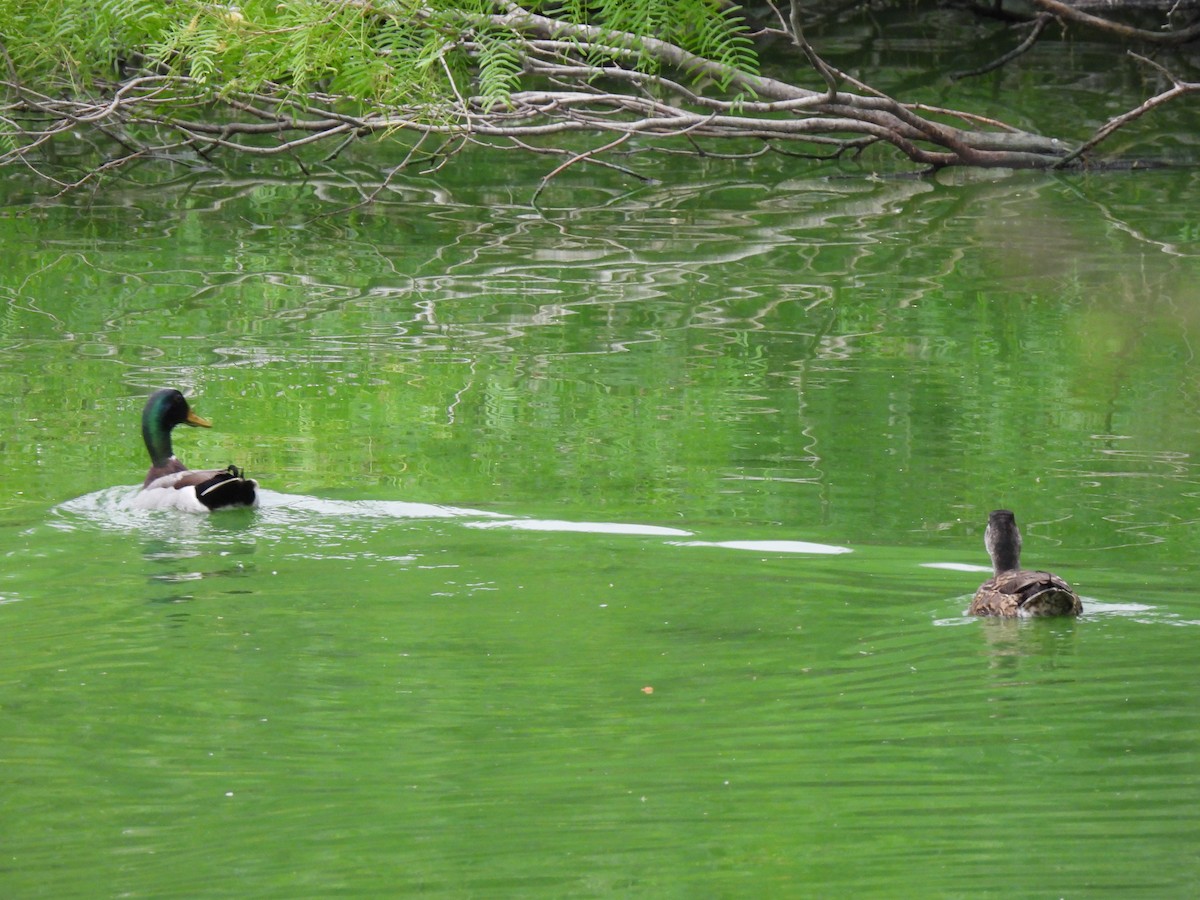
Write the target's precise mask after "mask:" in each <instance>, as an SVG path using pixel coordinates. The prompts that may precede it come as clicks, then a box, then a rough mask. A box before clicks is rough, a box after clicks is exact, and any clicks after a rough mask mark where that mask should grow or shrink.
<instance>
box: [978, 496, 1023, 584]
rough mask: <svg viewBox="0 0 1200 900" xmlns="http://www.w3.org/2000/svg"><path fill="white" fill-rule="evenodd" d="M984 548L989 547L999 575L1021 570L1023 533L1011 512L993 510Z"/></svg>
mask: <svg viewBox="0 0 1200 900" xmlns="http://www.w3.org/2000/svg"><path fill="white" fill-rule="evenodd" d="M983 546H985V547H987V552H988V556H990V557H991V558H992V568H994V569H995V570H996V573H997V574H999V573H1001V572H1012V571H1014V570H1016V569H1019V568H1021V532H1020V530H1019V529H1018V528H1017V517H1016V516H1014V515H1013V514H1012V511H1011V510H1008V509H997V510H993V512H992V514H991V515H990V516H988V524H987V531H985V532H984V533H983Z"/></svg>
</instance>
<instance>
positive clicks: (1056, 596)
mask: <svg viewBox="0 0 1200 900" xmlns="http://www.w3.org/2000/svg"><path fill="white" fill-rule="evenodd" d="M983 545H984V546H985V547H987V552H988V555H989V556H990V557H991V558H992V568H993V569H994V570H995V572H996V574H995V575H993V576H992V577H991V578H989V579H988V580H987V581H985V582H984V583H983V584H981V585H980V586H979V590H977V591H976V592H975V597H974V599H972V600H971V605H970V607H968V608H967V613H968V615H972V616H1077V615H1079V614H1080V613H1081V612H1083V604H1082V603H1080V602H1079V597H1078V596H1077V595H1076V593H1075V592H1074V591H1073V590H1071V586H1070V585H1069V584H1067V583H1066V582H1065V581H1063V580H1062V579H1061V578H1059V577H1058V576H1057V575H1052V574H1051V573H1049V572H1030V571H1027V570H1025V569H1022V568H1021V532H1020V531H1018V530H1017V519H1016V516H1014V515H1013V514H1012V512H1011V511H1010V510H1007V509H997V510H995V511H994V512H993V513H992V514H991V515H990V516H988V525H987V531H986V532H984V535H983Z"/></svg>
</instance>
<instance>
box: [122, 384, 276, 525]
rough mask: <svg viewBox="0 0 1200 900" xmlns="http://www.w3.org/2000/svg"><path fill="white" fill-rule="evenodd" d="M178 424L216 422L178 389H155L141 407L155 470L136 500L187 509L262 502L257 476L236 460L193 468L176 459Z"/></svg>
mask: <svg viewBox="0 0 1200 900" xmlns="http://www.w3.org/2000/svg"><path fill="white" fill-rule="evenodd" d="M176 425H197V426H199V427H201V428H211V427H212V423H211V422H209V421H208V420H207V419H205V418H202V417H200V416H198V415H196V413H195V412H193V411H192V409H191V408H190V407H189V406H188V402H187V400H185V399H184V397H183V394H181V393H179V391H176V390H174V389H172V388H166V389H164V390H161V391H155V392H154V393H153V394H151V395H150V399H149V400H147V401H146V406H145V408H144V409H143V410H142V438H143V439H144V440H145V441H146V450H147V451H148V452H149V453H150V471H149V472H148V473H147V474H146V480H145V481H144V482H143V483H142V490H141V492H140V493H139V494H138V495H137V497H136V498H134V501H133V502H134V505H135V506H138V507H140V508H142V509H183V510H187V511H188V512H212V511H213V510H217V509H235V508H237V507H247V506H250V507H253V506H258V493H257V488H258V482H256V481H255V480H254V479H253V478H246V477H245V476H244V475H243V474H242V470H241V469H239V468H238V467H237V466H226V467H225V468H224V469H196V470H193V469H189V468H188V467H187V466H185V465H184V464H183V463H181V462H180V461H179V460H178V459H176V457H175V454H174V452H173V451H172V450H171V429H172V428H174V427H175V426H176Z"/></svg>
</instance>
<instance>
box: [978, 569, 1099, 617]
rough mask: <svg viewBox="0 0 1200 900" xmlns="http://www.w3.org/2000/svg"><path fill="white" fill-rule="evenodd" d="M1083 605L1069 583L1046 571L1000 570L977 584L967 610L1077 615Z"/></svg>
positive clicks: (992, 613)
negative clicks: (977, 587) (977, 586)
mask: <svg viewBox="0 0 1200 900" xmlns="http://www.w3.org/2000/svg"><path fill="white" fill-rule="evenodd" d="M1081 612H1083V604H1082V603H1081V602H1080V601H1079V597H1078V596H1077V595H1076V594H1075V592H1074V591H1073V590H1071V586H1070V585H1069V584H1067V583H1066V582H1065V581H1063V580H1062V579H1061V578H1059V577H1058V576H1057V575H1054V574H1052V573H1050V572H1030V571H1026V570H1024V569H1018V570H1014V571H1010V572H1001V573H999V574H998V575H996V576H994V577H992V578H989V579H988V580H987V581H985V582H984V583H983V584H981V585H980V586H979V590H977V591H976V592H975V597H974V598H973V599H972V600H971V605H970V607H969V608H968V609H967V613H968V614H970V615H973V616H1077V615H1079V614H1080V613H1081Z"/></svg>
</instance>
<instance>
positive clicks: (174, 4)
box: [0, 0, 756, 107]
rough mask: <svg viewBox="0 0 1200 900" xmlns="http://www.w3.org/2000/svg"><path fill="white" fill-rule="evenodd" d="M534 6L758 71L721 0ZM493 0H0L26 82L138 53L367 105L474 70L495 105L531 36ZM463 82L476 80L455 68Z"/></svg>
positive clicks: (597, 55)
mask: <svg viewBox="0 0 1200 900" xmlns="http://www.w3.org/2000/svg"><path fill="white" fill-rule="evenodd" d="M530 8H531V9H532V10H534V11H536V12H538V13H539V14H542V15H547V16H552V17H554V18H556V19H558V20H560V21H564V22H569V23H573V24H588V25H595V26H599V27H600V28H602V29H605V30H606V31H607V32H608V33H610V34H615V33H616V32H624V33H627V34H628V35H632V36H633V39H632V49H633V50H634V51H635V52H636V59H631V58H630V54H629V52H628V51H629V50H630V49H631V41H630V39H629V38H628V37H627V36H622V37H621V39H620V40H619V41H616V42H615V46H616V49H615V50H613V49H611V48H609V49H606V48H605V47H603V46H597V45H596V42H592V43H591V46H589V47H588V48H587V53H588V55H589V56H590V58H591V59H593V60H599V59H603V60H605V61H606V62H609V63H611V62H613V61H617V62H620V63H621V64H623V65H630V64H636V65H637V66H638V67H639V68H642V69H644V70H646V71H654V70H656V69H657V67H658V65H659V63H658V61H657V59H656V58H655V56H654V55H653V54H652V53H651V52H649V51H648V49H647V48H648V42H647V40H646V39H647V38H651V37H655V38H660V39H662V40H665V41H669V42H672V43H678V44H679V45H680V46H682V47H683V48H685V49H687V50H689V51H691V52H692V53H695V54H699V55H701V56H704V57H707V58H709V59H712V60H715V61H717V62H719V63H723V64H725V65H727V66H733V67H736V68H738V69H742V70H748V71H753V70H754V68H755V66H756V61H755V57H754V53H753V50H752V48H751V45H750V41H749V39H748V38H747V37H746V35H745V28H744V27H743V23H742V20H741V19H740V17H739V16H738V15H737V14H736V11H731V9H730V8H728V7H723V6H721V5H720V4H719V3H717V2H716V0H562V2H556V3H542V4H536V3H535V4H533V5H532V6H531V7H530ZM503 12H504V9H503V8H502V7H500V6H498V5H496V4H493V3H491V2H488V0H459V2H457V3H447V2H444V0H430V2H428V3H425V4H417V3H416V2H415V0H400V2H397V3H391V4H380V5H378V6H376V5H371V4H367V3H364V4H357V3H355V4H350V3H337V2H328V0H289V2H287V3H280V2H279V0H245V2H242V3H240V4H237V5H235V4H233V3H221V2H202V0H100V2H92V0H45V2H33V0H0V37H2V39H3V42H4V47H5V50H6V51H7V54H8V57H9V59H10V60H11V61H12V66H13V69H14V70H15V72H16V73H17V74H18V76H19V77H20V78H22V79H23V80H24V81H25V82H26V83H28V84H30V85H32V86H36V85H43V86H47V85H52V84H62V83H63V82H67V83H70V84H73V85H75V87H76V88H87V87H88V86H91V85H94V84H95V83H96V82H97V81H98V80H108V79H112V77H113V76H114V75H115V74H116V72H117V71H118V68H119V66H121V65H122V64H128V63H130V62H131V61H133V62H134V63H136V64H144V65H145V66H146V67H147V68H151V67H152V68H153V69H154V70H156V71H167V72H171V73H175V74H180V75H188V76H190V77H191V78H193V79H195V81H196V82H198V83H199V84H201V85H203V86H205V87H206V88H207V89H208V90H210V91H213V92H228V91H231V90H259V89H262V88H263V86H265V85H281V86H285V87H286V88H287V89H289V90H290V91H292V92H293V93H294V94H295V95H303V94H305V93H307V92H310V91H314V90H322V91H328V90H336V91H337V92H339V93H342V94H345V95H347V96H348V97H350V98H353V99H357V100H360V101H363V102H368V103H380V102H384V103H394V102H399V101H401V100H407V101H408V102H409V103H410V104H412V103H416V104H418V105H419V104H421V103H432V104H435V105H436V104H438V103H442V104H444V103H445V102H446V101H447V100H450V99H452V97H453V94H454V90H453V87H452V85H451V83H450V79H451V77H452V76H454V75H455V73H462V72H464V71H466V70H468V69H470V70H471V71H472V74H473V75H474V77H475V78H476V79H477V81H476V92H477V94H478V96H479V97H480V99H481V102H482V103H483V104H484V106H486V107H490V106H491V105H493V104H496V103H503V102H505V101H506V99H507V97H508V96H509V94H510V93H511V92H512V91H513V90H514V89H516V88H517V87H518V85H519V84H520V81H521V78H522V71H523V60H524V54H525V52H526V51H525V46H524V43H523V38H524V36H523V35H521V34H520V33H519V32H518V31H516V30H513V29H510V28H503V27H501V26H499V25H498V24H497V20H496V19H495V18H489V17H491V16H496V15H499V14H501V13H503ZM454 80H455V84H456V85H457V86H458V89H459V91H462V92H465V82H464V81H462V80H460V79H459V78H457V77H455V79H454Z"/></svg>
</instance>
